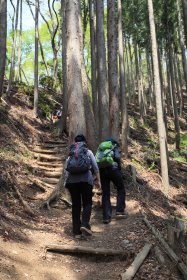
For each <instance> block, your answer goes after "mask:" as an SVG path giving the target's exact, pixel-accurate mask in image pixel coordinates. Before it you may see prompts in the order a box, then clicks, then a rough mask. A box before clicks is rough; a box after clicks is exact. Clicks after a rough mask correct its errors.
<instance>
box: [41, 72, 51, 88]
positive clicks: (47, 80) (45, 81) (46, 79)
mask: <svg viewBox="0 0 187 280" xmlns="http://www.w3.org/2000/svg"><path fill="white" fill-rule="evenodd" d="M53 83H54V79H53V78H52V77H51V76H46V75H45V74H42V75H40V77H39V84H40V85H41V86H42V87H44V88H53Z"/></svg>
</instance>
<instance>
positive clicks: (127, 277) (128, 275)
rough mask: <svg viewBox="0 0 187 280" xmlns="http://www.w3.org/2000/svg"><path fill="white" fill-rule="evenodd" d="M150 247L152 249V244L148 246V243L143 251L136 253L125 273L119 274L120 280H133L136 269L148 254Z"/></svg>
mask: <svg viewBox="0 0 187 280" xmlns="http://www.w3.org/2000/svg"><path fill="white" fill-rule="evenodd" d="M151 247H152V244H150V243H147V244H145V246H144V247H143V249H142V250H141V251H140V252H139V253H138V255H137V256H136V258H135V260H134V261H133V263H132V264H131V265H130V266H129V268H128V269H127V270H126V272H125V273H122V274H121V279H122V280H131V279H133V278H134V276H135V274H136V272H137V271H138V269H139V268H140V266H141V265H142V263H143V262H144V260H145V258H146V257H147V255H148V254H149V252H150V250H151Z"/></svg>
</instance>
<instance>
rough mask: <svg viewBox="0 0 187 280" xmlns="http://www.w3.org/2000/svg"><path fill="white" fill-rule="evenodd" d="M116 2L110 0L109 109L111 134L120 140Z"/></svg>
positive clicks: (108, 33) (108, 32)
mask: <svg viewBox="0 0 187 280" xmlns="http://www.w3.org/2000/svg"><path fill="white" fill-rule="evenodd" d="M115 8H116V4H115V1H113V0H108V31H107V35H108V80H109V110H110V135H111V136H112V137H114V138H115V139H116V140H119V90H118V64H117V24H116V16H115V14H116V9H115Z"/></svg>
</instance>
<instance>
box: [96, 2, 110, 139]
mask: <svg viewBox="0 0 187 280" xmlns="http://www.w3.org/2000/svg"><path fill="white" fill-rule="evenodd" d="M96 34H97V69H98V104H99V137H100V140H104V139H105V138H106V137H108V136H109V105H108V81H107V70H106V50H105V38H104V4H103V0H97V1H96Z"/></svg>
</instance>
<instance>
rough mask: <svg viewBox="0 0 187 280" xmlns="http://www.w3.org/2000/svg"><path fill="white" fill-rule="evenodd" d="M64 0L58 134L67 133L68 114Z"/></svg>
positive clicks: (62, 2) (64, 8) (64, 6)
mask: <svg viewBox="0 0 187 280" xmlns="http://www.w3.org/2000/svg"><path fill="white" fill-rule="evenodd" d="M66 5H67V1H66V0H61V10H62V19H63V20H62V81H63V82H62V84H63V85H62V91H63V114H62V124H61V126H60V134H61V133H62V132H63V131H64V132H66V133H68V128H67V114H68V89H67V37H66V31H67V24H66V23H67V17H66Z"/></svg>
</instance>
